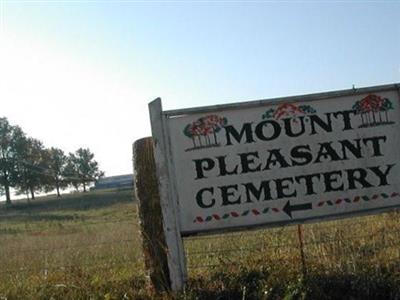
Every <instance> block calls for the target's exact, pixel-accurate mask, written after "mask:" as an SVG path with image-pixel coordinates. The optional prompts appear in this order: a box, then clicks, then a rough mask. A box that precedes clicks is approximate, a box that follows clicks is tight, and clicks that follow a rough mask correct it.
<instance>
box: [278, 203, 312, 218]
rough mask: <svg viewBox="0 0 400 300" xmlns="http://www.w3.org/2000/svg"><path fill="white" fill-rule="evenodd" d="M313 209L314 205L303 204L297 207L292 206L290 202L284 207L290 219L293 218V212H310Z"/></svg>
mask: <svg viewBox="0 0 400 300" xmlns="http://www.w3.org/2000/svg"><path fill="white" fill-rule="evenodd" d="M309 209H312V203H311V202H310V203H303V204H297V205H290V200H289V201H288V202H286V204H285V206H284V207H283V211H284V212H285V213H286V214H287V215H288V216H289V217H290V218H293V217H292V212H293V211H301V210H309Z"/></svg>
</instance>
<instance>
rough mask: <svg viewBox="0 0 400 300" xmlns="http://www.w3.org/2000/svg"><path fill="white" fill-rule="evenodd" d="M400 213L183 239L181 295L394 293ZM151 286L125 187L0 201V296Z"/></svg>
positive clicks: (134, 294) (137, 292)
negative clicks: (301, 237)
mask: <svg viewBox="0 0 400 300" xmlns="http://www.w3.org/2000/svg"><path fill="white" fill-rule="evenodd" d="M399 216H400V214H399V213H396V212H392V213H386V214H381V215H376V216H369V217H362V218H355V219H347V220H342V221H333V222H325V223H319V224H310V225H303V229H304V252H305V271H306V272H305V273H304V271H303V265H302V262H301V258H300V251H299V243H298V236H297V227H296V226H288V227H282V228H276V229H268V230H267V229H266V230H256V231H246V232H237V233H228V234H224V235H214V236H200V237H191V238H186V239H185V240H184V245H185V251H186V254H187V265H188V272H189V281H188V286H187V288H186V290H185V291H184V292H182V293H180V294H178V295H176V296H175V298H178V299H400V259H399V257H400V224H399ZM171 297H172V296H171V295H155V294H154V291H152V289H151V288H150V287H149V285H148V281H147V277H146V272H145V269H144V265H143V259H142V251H141V240H140V234H139V225H138V220H137V206H136V202H135V201H133V197H132V191H131V190H122V191H121V190H107V191H101V192H89V193H86V194H70V195H65V196H63V197H62V199H57V198H55V197H54V196H48V197H42V198H38V199H37V200H35V201H31V203H26V202H25V201H18V202H15V203H14V204H13V205H12V206H11V207H6V206H0V299H154V298H159V299H167V298H171Z"/></svg>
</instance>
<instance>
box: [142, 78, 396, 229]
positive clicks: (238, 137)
mask: <svg viewBox="0 0 400 300" xmlns="http://www.w3.org/2000/svg"><path fill="white" fill-rule="evenodd" d="M399 100H400V99H399V85H386V86H378V87H370V88H363V89H357V90H346V91H337V92H329V93H323V94H313V95H306V96H296V97H288V98H279V99H271V100H261V101H252V102H246V103H238V104H228V105H220V106H210V107H201V108H193V109H183V110H174V111H162V109H161V102H160V100H157V101H155V102H153V103H151V104H150V111H151V114H152V126H153V138H154V139H155V140H156V153H158V155H157V154H156V161H157V162H158V163H159V164H160V165H163V166H164V170H163V171H162V174H159V176H160V178H161V181H162V182H163V183H162V184H163V188H164V191H167V190H168V196H166V197H168V200H165V202H164V203H165V206H164V207H165V210H166V211H167V210H168V217H172V218H175V221H173V222H172V223H173V228H174V230H175V231H176V232H177V234H181V235H190V234H195V233H201V232H215V231H220V230H235V229H239V228H249V227H255V226H280V225H285V224H289V223H303V222H308V221H313V220H325V219H333V218H342V217H348V216H353V215H358V214H368V213H374V212H378V211H384V210H388V209H392V208H395V207H398V206H400V164H399V161H400V151H399V149H400V122H399V121H400V107H399V104H400V103H399ZM157 141H159V142H160V143H161V144H162V145H160V144H159V143H158V146H157ZM157 147H158V152H157ZM160 147H161V148H160Z"/></svg>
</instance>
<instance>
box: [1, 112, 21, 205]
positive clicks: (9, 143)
mask: <svg viewBox="0 0 400 300" xmlns="http://www.w3.org/2000/svg"><path fill="white" fill-rule="evenodd" d="M24 141H25V134H24V132H23V131H22V129H21V128H20V127H19V126H12V125H11V124H10V123H9V122H8V120H7V118H0V185H1V186H2V188H3V189H4V192H5V195H6V204H11V196H10V188H11V187H13V186H14V185H15V180H16V179H17V178H18V173H17V162H18V160H17V149H18V148H19V147H20V146H21V144H22V143H23V142H24Z"/></svg>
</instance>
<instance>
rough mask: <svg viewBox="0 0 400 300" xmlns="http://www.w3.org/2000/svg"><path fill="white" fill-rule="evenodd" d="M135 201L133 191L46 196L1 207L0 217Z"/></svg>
mask: <svg viewBox="0 0 400 300" xmlns="http://www.w3.org/2000/svg"><path fill="white" fill-rule="evenodd" d="M132 201H133V190H132V189H124V190H118V189H114V190H101V191H90V192H87V193H73V194H64V195H62V197H60V198H57V197H56V196H45V197H38V198H37V199H35V200H31V201H30V202H27V201H26V200H18V201H14V202H12V204H11V205H5V204H3V205H0V213H2V214H4V215H2V216H0V217H1V218H3V217H4V216H6V215H7V214H9V213H13V212H14V213H15V212H28V213H30V212H35V211H55V210H57V211H60V210H75V211H76V210H89V209H98V208H104V207H108V206H111V205H114V204H117V203H128V202H132Z"/></svg>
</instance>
